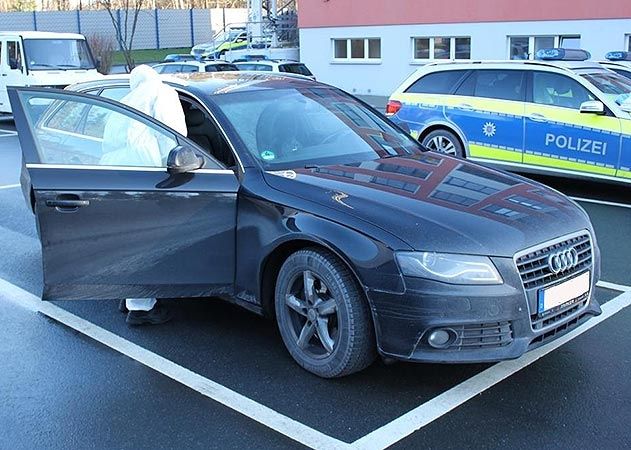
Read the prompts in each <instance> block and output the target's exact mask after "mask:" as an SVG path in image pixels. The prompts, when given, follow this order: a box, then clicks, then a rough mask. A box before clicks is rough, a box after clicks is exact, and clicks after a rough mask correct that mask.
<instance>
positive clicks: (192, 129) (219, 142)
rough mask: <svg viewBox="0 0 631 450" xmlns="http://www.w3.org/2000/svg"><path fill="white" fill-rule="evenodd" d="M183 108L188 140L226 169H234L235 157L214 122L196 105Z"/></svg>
mask: <svg viewBox="0 0 631 450" xmlns="http://www.w3.org/2000/svg"><path fill="white" fill-rule="evenodd" d="M183 106H184V118H185V120H186V129H187V132H188V138H189V139H190V140H191V141H193V142H195V143H196V144H197V145H199V146H200V147H202V148H203V149H205V150H207V151H208V152H209V153H210V154H211V155H212V156H214V157H215V158H216V159H217V160H219V161H220V162H222V163H223V164H224V165H226V167H233V166H234V165H235V160H234V155H233V154H232V151H230V149H229V148H228V145H227V144H226V142H225V141H224V139H223V138H222V136H221V134H220V132H219V130H218V129H217V127H216V126H215V125H214V123H213V122H212V120H211V119H210V118H209V117H208V116H207V115H206V114H205V113H204V112H203V111H202V110H200V109H199V108H197V107H196V106H194V105H190V104H189V105H183Z"/></svg>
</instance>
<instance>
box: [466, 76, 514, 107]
mask: <svg viewBox="0 0 631 450" xmlns="http://www.w3.org/2000/svg"><path fill="white" fill-rule="evenodd" d="M456 95H466V96H474V97H483V98H493V99H498V100H511V101H517V102H519V101H524V100H525V97H526V76H525V72H524V71H521V70H476V71H474V72H472V73H471V75H470V76H469V77H468V78H467V79H466V80H465V81H464V82H463V83H462V84H461V85H460V87H459V88H458V90H457V91H456Z"/></svg>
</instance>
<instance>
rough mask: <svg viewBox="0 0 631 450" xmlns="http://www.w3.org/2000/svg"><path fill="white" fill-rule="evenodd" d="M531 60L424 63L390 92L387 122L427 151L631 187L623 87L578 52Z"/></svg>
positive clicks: (545, 53)
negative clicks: (403, 128) (392, 121)
mask: <svg viewBox="0 0 631 450" xmlns="http://www.w3.org/2000/svg"><path fill="white" fill-rule="evenodd" d="M537 56H538V60H535V61H501V62H490V61H469V62H446V63H432V64H428V65H426V66H424V67H423V68H421V69H419V70H417V71H416V72H415V73H413V74H412V75H411V76H410V77H409V78H408V79H407V80H406V81H405V82H404V83H403V84H402V85H401V86H400V87H399V88H398V89H397V90H396V91H395V92H394V94H393V95H392V96H391V98H390V100H389V102H388V105H387V107H386V114H387V115H388V116H390V117H391V118H392V119H393V120H394V121H395V122H397V123H399V124H401V125H402V126H403V127H405V128H408V129H409V131H410V133H411V135H412V136H414V137H415V138H416V139H418V140H419V141H421V142H422V143H423V144H424V145H425V146H426V147H428V148H429V149H431V150H435V151H439V152H444V153H450V154H452V155H456V156H460V157H464V158H468V159H471V160H475V161H480V162H483V163H487V164H490V165H494V166H500V167H503V168H507V169H510V170H517V171H524V172H529V171H532V172H554V173H556V174H562V175H571V176H581V177H589V178H598V179H603V180H610V181H616V182H629V183H631V100H629V101H628V98H629V97H630V94H631V80H629V79H627V78H625V77H622V76H620V75H618V74H616V73H614V72H612V71H610V70H608V69H606V68H604V67H603V66H602V65H600V64H598V63H595V62H590V61H587V60H588V59H589V57H590V56H589V53H588V52H585V51H583V50H564V49H546V50H542V51H539V52H538V55H537Z"/></svg>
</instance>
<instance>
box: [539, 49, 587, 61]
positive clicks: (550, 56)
mask: <svg viewBox="0 0 631 450" xmlns="http://www.w3.org/2000/svg"><path fill="white" fill-rule="evenodd" d="M535 57H536V58H537V59H540V60H543V61H586V60H588V59H590V58H591V57H592V55H591V54H590V53H589V52H588V51H587V50H581V49H577V48H542V49H541V50H539V51H537V54H536V55H535Z"/></svg>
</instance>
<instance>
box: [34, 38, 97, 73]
mask: <svg viewBox="0 0 631 450" xmlns="http://www.w3.org/2000/svg"><path fill="white" fill-rule="evenodd" d="M24 53H25V55H26V66H27V67H28V69H29V70H50V69H55V70H59V69H63V70H70V69H94V68H95V65H94V61H93V60H92V55H91V54H90V50H89V49H88V44H87V43H86V41H85V40H83V39H24Z"/></svg>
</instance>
